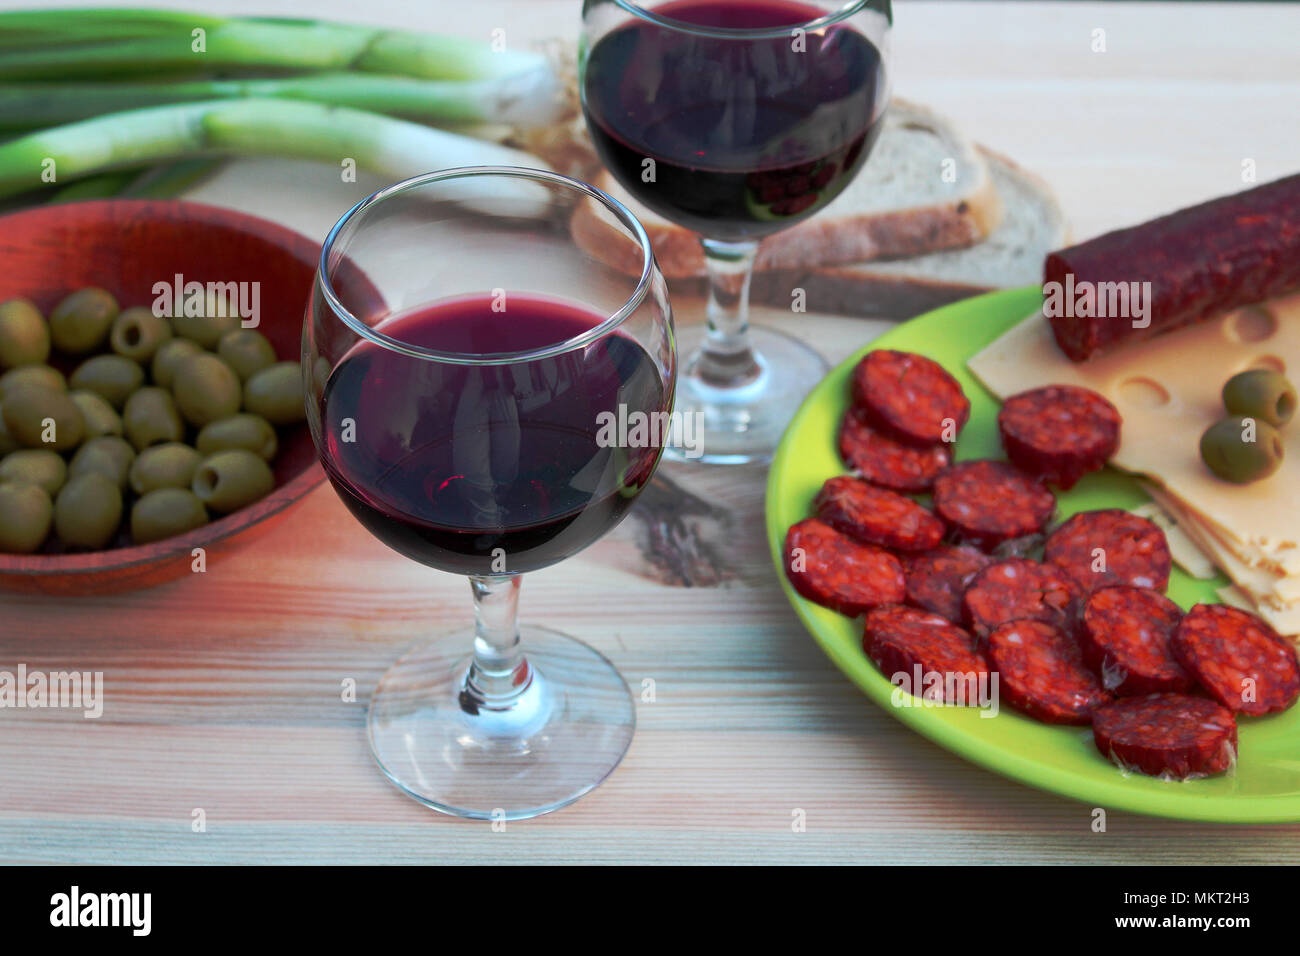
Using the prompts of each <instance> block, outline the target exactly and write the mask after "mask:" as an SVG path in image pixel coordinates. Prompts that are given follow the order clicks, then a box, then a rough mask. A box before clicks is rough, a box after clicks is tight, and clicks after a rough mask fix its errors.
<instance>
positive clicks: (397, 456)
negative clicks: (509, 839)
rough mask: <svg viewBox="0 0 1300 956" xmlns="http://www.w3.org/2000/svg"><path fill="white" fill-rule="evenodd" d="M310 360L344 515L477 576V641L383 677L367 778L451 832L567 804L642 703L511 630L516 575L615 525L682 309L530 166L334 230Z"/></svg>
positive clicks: (634, 226)
mask: <svg viewBox="0 0 1300 956" xmlns="http://www.w3.org/2000/svg"><path fill="white" fill-rule="evenodd" d="M579 201H581V202H586V203H588V204H589V205H590V206H591V207H592V208H593V209H594V210H596V212H597V214H599V215H602V216H603V217H604V219H605V222H606V223H607V225H608V227H609V228H611V229H614V230H616V231H617V232H618V233H619V234H620V235H621V236H624V237H625V238H626V239H627V240H628V241H629V242H632V243H635V244H636V245H637V246H638V247H639V248H640V249H641V250H642V257H641V263H642V266H641V270H640V274H639V275H638V276H636V277H628V276H624V275H621V274H618V273H616V272H614V271H613V270H610V269H608V268H606V267H604V266H602V265H600V264H599V263H596V262H594V261H593V260H591V259H590V258H589V257H588V256H587V255H586V253H584V252H583V251H582V250H580V249H579V248H578V247H577V246H576V245H575V244H574V242H573V240H572V239H571V238H570V235H569V232H568V230H567V228H566V222H567V213H568V211H569V210H571V209H572V208H573V207H574V205H575V204H576V203H577V202H579ZM302 354H303V375H304V382H305V383H306V386H307V413H308V422H309V424H310V426H311V432H312V437H313V439H314V440H315V442H316V448H317V450H318V452H319V454H320V459H321V463H322V465H323V466H324V468H325V473H326V475H327V476H328V477H329V480H330V482H331V483H332V484H333V486H334V489H335V491H337V492H338V495H339V497H340V498H341V499H342V500H343V503H344V504H345V505H346V506H347V508H348V510H349V511H351V512H352V514H353V515H354V516H355V517H356V518H357V520H359V521H360V522H361V523H362V524H363V525H364V526H365V527H366V528H367V529H368V530H369V531H370V532H371V534H373V535H375V536H376V537H377V538H379V540H381V541H383V542H384V543H385V544H387V545H388V546H389V547H391V548H393V549H394V550H395V551H398V552H399V553H401V554H403V555H406V556H407V557H409V558H412V559H414V560H415V561H418V562H420V563H422V564H424V565H427V566H429V567H432V568H437V569H438V570H442V571H450V572H454V573H456V574H464V575H467V576H468V577H469V580H470V586H471V590H472V593H473V598H474V615H475V624H474V627H473V628H472V629H471V630H468V631H465V632H462V633H459V634H452V635H449V636H447V637H444V638H442V639H440V640H438V641H435V642H434V643H432V644H429V645H427V646H424V647H420V648H419V649H417V650H415V651H413V652H411V653H410V654H408V655H407V656H405V657H403V658H402V659H401V660H399V661H398V662H397V663H396V664H395V665H394V666H393V667H392V669H391V670H389V671H388V673H387V674H386V675H384V677H383V679H382V680H381V681H380V682H379V686H378V687H377V688H376V690H375V693H374V696H373V697H372V698H371V702H370V712H369V718H368V727H369V737H370V746H371V749H372V751H373V752H374V755H375V758H376V759H377V760H378V762H379V765H380V766H381V767H382V768H383V770H384V772H385V773H386V774H387V775H388V776H389V778H390V779H391V780H392V781H393V782H394V783H395V784H397V786H398V787H400V788H401V789H402V790H404V791H405V792H406V793H407V794H409V795H410V796H412V797H414V798H415V799H417V800H419V801H420V802H422V803H424V804H426V805H427V806H430V807H433V808H434V809H437V810H441V811H444V812H446V813H451V814H456V815H459V816H465V817H473V818H476V819H522V818H525V817H530V816H535V815H536V814H539V813H545V812H547V811H549V810H554V809H557V808H559V807H562V806H564V805H566V804H568V803H571V802H572V801H574V800H576V799H577V798H578V797H580V796H582V794H584V793H586V792H587V791H589V790H591V789H592V788H593V787H595V786H596V785H597V784H599V783H600V782H601V781H602V780H603V779H604V778H605V777H606V776H607V775H608V774H609V773H610V772H611V771H612V770H613V769H614V767H615V766H617V764H618V762H619V761H620V760H621V759H622V757H623V754H624V752H625V751H626V750H627V747H628V744H629V743H630V741H631V739H632V732H633V728H634V726H635V723H636V712H635V705H634V702H633V700H632V698H631V695H630V694H629V691H628V688H627V685H626V684H625V683H624V681H623V678H622V677H620V676H619V674H618V672H617V671H616V670H615V669H614V666H613V665H612V664H611V663H610V662H609V661H608V660H606V659H605V658H604V657H603V656H602V655H601V654H599V653H598V652H597V651H595V650H593V649H592V648H590V647H588V646H587V645H586V644H583V643H581V642H579V641H577V640H575V639H574V638H572V637H568V636H566V635H564V634H559V633H557V632H555V631H551V630H547V629H545V628H541V627H532V626H524V627H520V626H519V625H518V624H517V622H516V616H515V610H516V603H517V600H518V596H519V583H520V575H521V574H523V573H524V572H527V571H532V570H535V569H538V568H544V567H547V566H548V565H552V564H555V563H556V562H558V561H561V560H563V559H564V558H567V557H569V556H570V555H572V554H574V553H575V552H577V551H580V550H581V549H582V548H584V547H586V546H587V545H589V544H591V543H592V542H593V541H595V540H596V539H597V538H599V537H600V536H601V535H603V534H605V532H607V531H609V530H610V529H611V528H613V527H614V525H616V524H617V523H618V522H619V520H620V519H621V518H622V517H623V516H624V515H625V514H626V513H627V510H628V508H629V507H630V506H631V505H632V503H633V502H634V501H635V500H636V498H637V495H638V494H639V493H640V492H641V490H642V489H643V488H644V487H645V485H646V483H647V482H648V481H649V480H650V477H651V475H652V474H653V473H654V470H655V467H656V465H657V464H658V462H659V458H660V455H661V452H662V449H661V447H660V445H661V444H662V442H658V443H656V440H655V439H656V435H657V434H658V433H657V432H655V431H654V430H650V429H644V428H643V429H640V430H637V429H635V428H623V429H621V430H620V429H619V427H618V425H617V423H618V422H619V421H623V422H624V423H626V422H629V421H631V422H633V423H635V422H636V421H637V420H638V416H642V417H651V416H656V415H660V416H667V415H668V413H669V411H670V409H671V408H672V402H673V391H674V385H675V380H676V352H675V349H674V342H673V327H672V317H671V314H670V311H669V306H668V298H667V292H666V288H665V285H664V281H663V277H662V276H661V275H660V274H659V271H658V269H657V267H656V266H655V262H654V257H653V256H652V255H651V251H650V244H649V240H648V239H647V238H646V234H645V231H644V230H643V229H642V228H641V225H640V224H639V223H638V222H637V220H636V218H635V217H634V216H633V215H632V214H631V213H630V212H628V210H627V209H626V208H625V207H624V206H622V205H621V204H620V203H618V202H616V201H614V200H612V199H610V198H609V197H608V196H606V195H605V194H604V193H602V192H600V191H599V190H596V189H594V188H592V187H591V186H588V185H586V184H584V183H581V182H578V181H577V180H573V179H569V178H568V177H565V176H560V175H557V174H554V173H550V172H544V171H541V170H534V169H519V168H508V167H473V168H462V169H450V170H444V171H440V172H436V173H431V174H429V175H426V176H421V177H418V178H415V179H409V180H406V181H405V182H401V183H398V184H396V185H394V186H390V187H388V188H387V189H383V190H381V191H379V192H377V193H375V194H374V195H372V196H370V197H369V198H368V199H365V200H363V201H362V202H360V203H358V204H357V205H356V206H354V207H353V208H352V210H351V211H349V212H348V213H347V215H345V216H344V217H343V218H342V219H341V220H339V222H338V224H337V225H336V226H335V227H334V229H333V230H332V231H331V232H330V234H329V237H328V238H327V239H326V241H325V246H324V249H323V250H322V252H321V259H320V268H319V270H318V272H317V276H316V284H315V289H314V292H313V295H312V300H311V303H310V306H309V309H308V313H307V317H306V321H305V323H304V330H303V352H302ZM620 416H622V418H620ZM611 423H613V427H611Z"/></svg>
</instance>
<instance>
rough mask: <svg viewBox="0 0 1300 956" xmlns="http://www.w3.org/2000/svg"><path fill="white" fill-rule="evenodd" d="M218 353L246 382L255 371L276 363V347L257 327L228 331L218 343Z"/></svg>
mask: <svg viewBox="0 0 1300 956" xmlns="http://www.w3.org/2000/svg"><path fill="white" fill-rule="evenodd" d="M217 354H218V355H220V356H221V357H222V359H224V360H225V362H226V364H227V365H229V366H230V367H231V368H233V369H234V370H235V374H236V375H238V376H239V378H240V379H241V380H242V381H245V382H246V381H248V380H249V379H250V378H251V377H252V376H253V374H254V373H255V372H260V371H261V370H262V369H264V368H267V367H268V366H271V365H274V364H275V349H274V348H273V347H272V345H271V343H270V341H269V340H268V339H267V337H266V336H265V335H263V334H262V333H261V332H258V331H257V330H256V329H235V331H233V332H227V333H226V334H225V335H223V336H222V337H221V341H220V342H218V343H217Z"/></svg>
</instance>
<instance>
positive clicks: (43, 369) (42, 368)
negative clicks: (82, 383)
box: [0, 365, 68, 398]
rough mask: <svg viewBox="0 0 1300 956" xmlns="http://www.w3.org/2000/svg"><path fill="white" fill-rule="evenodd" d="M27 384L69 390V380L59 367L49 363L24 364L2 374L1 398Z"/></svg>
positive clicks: (0, 381) (63, 390) (0, 376)
mask: <svg viewBox="0 0 1300 956" xmlns="http://www.w3.org/2000/svg"><path fill="white" fill-rule="evenodd" d="M27 385H43V386H45V387H46V388H56V389H58V390H59V391H61V392H66V391H67V390H68V380H67V379H66V378H64V377H63V373H62V372H60V371H59V370H58V369H57V368H53V367H51V366H49V365H24V366H21V367H20V368H13V369H10V370H9V371H7V372H5V373H4V374H3V375H0V398H3V397H4V396H5V393H7V392H9V391H12V390H13V389H16V388H23V387H24V386H27Z"/></svg>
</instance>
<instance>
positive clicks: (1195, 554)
mask: <svg viewBox="0 0 1300 956" xmlns="http://www.w3.org/2000/svg"><path fill="white" fill-rule="evenodd" d="M1133 513H1134V514H1135V515H1138V516H1139V517H1142V518H1146V519H1147V520H1148V521H1150V522H1151V523H1152V524H1154V525H1156V527H1158V528H1159V529H1160V530H1161V531H1163V532H1164V533H1165V540H1166V541H1168V542H1169V553H1170V555H1171V556H1172V557H1173V559H1174V563H1175V564H1177V565H1178V566H1179V567H1180V568H1182V569H1183V570H1184V571H1186V572H1187V573H1188V574H1190V575H1191V576H1192V577H1194V578H1199V579H1200V580H1202V581H1208V580H1210V579H1211V578H1216V577H1218V576H1219V572H1218V569H1217V568H1215V565H1214V562H1213V561H1212V560H1211V559H1210V558H1208V557H1206V555H1205V552H1204V551H1202V550H1201V549H1200V548H1198V547H1197V546H1196V542H1195V541H1193V540H1192V539H1191V537H1190V536H1189V535H1188V534H1187V532H1186V531H1184V530H1183V526H1182V525H1180V524H1179V523H1178V522H1177V521H1175V520H1174V518H1173V516H1172V515H1170V514H1169V512H1167V511H1166V510H1165V509H1164V508H1162V507H1160V505H1158V504H1157V503H1156V502H1154V501H1148V502H1147V503H1146V504H1144V505H1139V506H1138V507H1136V508H1134V509H1133Z"/></svg>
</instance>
